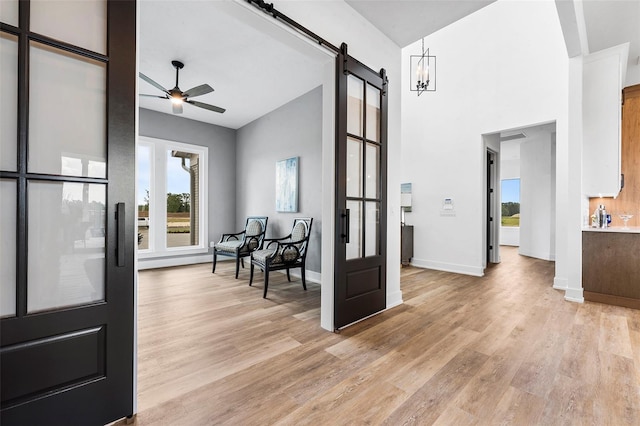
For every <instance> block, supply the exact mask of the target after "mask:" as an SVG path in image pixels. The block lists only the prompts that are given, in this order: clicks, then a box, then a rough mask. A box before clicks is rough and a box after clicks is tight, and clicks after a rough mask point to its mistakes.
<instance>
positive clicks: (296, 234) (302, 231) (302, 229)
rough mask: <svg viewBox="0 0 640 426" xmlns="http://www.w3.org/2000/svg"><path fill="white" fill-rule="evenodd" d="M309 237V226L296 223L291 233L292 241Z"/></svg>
mask: <svg viewBox="0 0 640 426" xmlns="http://www.w3.org/2000/svg"><path fill="white" fill-rule="evenodd" d="M306 236H307V225H306V224H305V223H304V222H298V223H296V226H294V227H293V230H292V231H291V241H300V240H302V239H304V237H306Z"/></svg>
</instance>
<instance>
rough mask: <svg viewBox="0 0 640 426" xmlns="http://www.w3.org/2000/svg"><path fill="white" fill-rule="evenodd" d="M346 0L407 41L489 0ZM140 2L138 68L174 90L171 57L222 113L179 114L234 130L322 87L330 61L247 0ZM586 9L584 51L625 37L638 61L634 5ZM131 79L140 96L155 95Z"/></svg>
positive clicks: (627, 1)
mask: <svg viewBox="0 0 640 426" xmlns="http://www.w3.org/2000/svg"><path fill="white" fill-rule="evenodd" d="M345 1H346V2H347V3H348V4H349V5H350V6H351V7H353V8H354V9H355V10H356V11H357V12H358V13H360V14H361V15H362V16H364V17H365V18H366V19H367V20H369V21H370V22H371V23H372V24H373V25H374V26H376V27H377V28H378V29H379V30H380V31H381V32H382V33H384V34H386V35H387V36H388V37H389V38H390V39H391V40H392V41H394V42H395V43H396V44H397V45H398V46H399V47H405V46H407V45H409V44H411V43H413V42H415V41H417V40H419V39H420V38H421V37H424V36H427V35H429V34H431V33H433V32H435V31H437V30H439V29H441V28H443V27H445V26H447V25H449V24H451V23H453V22H455V21H457V20H459V19H461V18H462V17H464V16H466V15H468V14H470V13H473V12H475V11H477V10H479V9H481V8H482V7H485V6H487V5H488V4H490V3H492V2H493V1H494V0H422V1H420V0H345ZM557 1H566V0H557ZM138 4H139V8H140V72H142V73H143V74H145V75H147V76H149V77H151V78H152V79H153V80H155V81H157V82H158V83H160V84H161V85H163V86H164V87H166V88H167V89H171V88H173V86H174V84H175V70H174V68H173V67H172V65H171V61H172V60H174V59H176V60H180V61H182V62H183V63H184V64H185V67H184V69H183V70H182V71H181V72H180V89H181V90H183V91H185V90H187V89H189V88H191V87H194V86H198V85H200V84H204V83H207V84H209V85H211V86H212V87H213V88H214V89H215V91H214V92H213V93H209V94H207V95H203V96H200V97H197V98H195V99H194V100H197V101H201V102H205V103H209V104H213V105H217V106H220V107H223V108H226V110H227V111H226V112H225V113H224V114H218V113H215V112H211V111H207V110H204V109H200V108H196V107H194V106H192V105H185V106H184V113H183V115H182V116H183V117H184V118H190V119H194V120H199V121H204V122H207V123H212V124H217V125H220V126H224V127H228V128H233V129H238V128H240V127H242V126H244V125H246V124H248V123H250V122H251V121H253V120H255V119H257V118H259V117H261V116H263V115H264V114H266V113H268V112H270V111H272V110H274V109H276V108H278V107H279V106H281V105H284V104H286V103H287V102H289V101H291V100H292V99H295V98H296V97H298V96H300V95H302V94H304V93H306V92H308V91H310V90H312V89H313V88H315V87H317V86H318V85H320V84H322V72H321V69H322V65H323V64H325V63H327V62H329V61H333V59H332V57H331V56H330V55H328V54H326V53H324V52H323V51H321V50H320V49H317V48H315V47H311V45H310V43H307V42H305V41H304V40H302V39H300V38H298V37H296V36H293V35H291V34H289V33H288V32H286V31H283V30H282V29H281V28H280V27H278V26H277V25H275V23H274V22H273V21H274V20H273V19H264V17H263V16H262V15H263V13H262V12H261V11H260V10H257V9H256V8H255V7H252V6H248V4H247V3H245V2H235V1H207V2H205V1H178V0H163V1H160V0H148V1H141V2H138ZM276 7H277V1H276ZM583 9H584V17H585V23H586V28H587V38H588V43H589V50H590V51H591V52H594V51H597V50H600V49H603V48H607V47H612V46H614V45H617V44H620V43H623V42H627V41H630V42H631V46H630V59H629V61H630V64H632V66H633V64H636V62H637V61H638V59H637V58H638V57H639V56H640V30H638V28H640V1H638V0H584V1H583ZM636 68H640V65H637V67H636ZM637 74H638V76H640V72H638V73H637ZM639 78H640V77H639ZM138 81H139V90H140V93H144V94H156V95H161V94H162V92H160V91H159V90H158V89H156V88H154V87H153V86H151V85H149V84H148V83H146V82H144V81H142V80H141V79H139V80H138ZM637 83H640V81H638V82H634V83H632V84H637ZM140 106H141V107H142V108H148V109H152V110H156V111H160V112H164V113H168V114H169V113H171V103H170V102H169V101H168V100H164V99H154V98H140Z"/></svg>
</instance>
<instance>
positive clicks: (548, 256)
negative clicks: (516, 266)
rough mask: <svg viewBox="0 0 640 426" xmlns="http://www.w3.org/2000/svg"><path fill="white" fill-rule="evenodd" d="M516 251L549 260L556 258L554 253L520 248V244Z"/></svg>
mask: <svg viewBox="0 0 640 426" xmlns="http://www.w3.org/2000/svg"><path fill="white" fill-rule="evenodd" d="M518 253H519V254H521V255H523V256H527V257H534V258H536V259H542V260H549V261H554V260H556V256H555V255H554V254H551V253H543V252H533V251H528V250H522V246H520V250H518Z"/></svg>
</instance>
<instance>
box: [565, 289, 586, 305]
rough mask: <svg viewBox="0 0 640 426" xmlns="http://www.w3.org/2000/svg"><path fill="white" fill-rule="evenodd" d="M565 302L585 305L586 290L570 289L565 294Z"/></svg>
mask: <svg viewBox="0 0 640 426" xmlns="http://www.w3.org/2000/svg"><path fill="white" fill-rule="evenodd" d="M564 300H567V301H569V302H577V303H584V290H583V289H581V288H579V289H578V288H568V289H566V290H565V293H564Z"/></svg>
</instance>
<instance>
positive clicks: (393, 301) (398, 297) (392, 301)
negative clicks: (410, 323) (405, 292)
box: [387, 291, 404, 309]
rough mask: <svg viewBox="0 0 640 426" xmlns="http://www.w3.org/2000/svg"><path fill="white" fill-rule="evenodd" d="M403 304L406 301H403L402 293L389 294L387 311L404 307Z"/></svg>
mask: <svg viewBox="0 0 640 426" xmlns="http://www.w3.org/2000/svg"><path fill="white" fill-rule="evenodd" d="M403 303H404V301H403V300H402V291H396V292H393V293H387V309H391V308H395V307H396V306H399V305H402V304H403Z"/></svg>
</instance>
